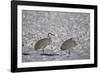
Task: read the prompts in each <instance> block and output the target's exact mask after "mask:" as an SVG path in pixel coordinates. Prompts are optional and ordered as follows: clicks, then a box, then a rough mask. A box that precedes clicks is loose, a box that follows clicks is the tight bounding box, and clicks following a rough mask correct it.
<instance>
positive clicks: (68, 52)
mask: <svg viewBox="0 0 100 73" xmlns="http://www.w3.org/2000/svg"><path fill="white" fill-rule="evenodd" d="M69 56H70V49H68V57H69Z"/></svg>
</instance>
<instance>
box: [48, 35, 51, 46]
mask: <svg viewBox="0 0 100 73" xmlns="http://www.w3.org/2000/svg"><path fill="white" fill-rule="evenodd" d="M48 39H49V44H50V43H51V42H52V39H51V37H50V34H48Z"/></svg>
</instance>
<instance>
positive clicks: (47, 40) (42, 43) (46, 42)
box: [34, 33, 55, 53]
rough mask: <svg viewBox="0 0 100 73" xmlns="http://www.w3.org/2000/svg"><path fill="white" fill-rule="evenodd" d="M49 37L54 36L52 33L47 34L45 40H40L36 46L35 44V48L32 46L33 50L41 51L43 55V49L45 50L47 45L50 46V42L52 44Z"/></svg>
mask: <svg viewBox="0 0 100 73" xmlns="http://www.w3.org/2000/svg"><path fill="white" fill-rule="evenodd" d="M50 35H53V36H55V35H54V34H52V33H48V37H47V38H43V39H40V40H39V41H38V42H36V44H35V46H34V49H35V50H38V49H43V53H44V48H45V47H46V46H47V45H50V44H51V42H52V39H51V36H50Z"/></svg>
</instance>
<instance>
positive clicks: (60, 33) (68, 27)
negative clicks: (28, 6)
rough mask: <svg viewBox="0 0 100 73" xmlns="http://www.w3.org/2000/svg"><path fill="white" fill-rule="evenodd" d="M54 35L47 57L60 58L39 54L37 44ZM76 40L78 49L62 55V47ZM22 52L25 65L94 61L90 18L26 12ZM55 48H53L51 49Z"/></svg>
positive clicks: (24, 11)
mask: <svg viewBox="0 0 100 73" xmlns="http://www.w3.org/2000/svg"><path fill="white" fill-rule="evenodd" d="M48 33H53V34H55V35H56V37H52V40H53V42H52V43H51V45H49V46H47V47H46V48H45V51H44V52H45V53H48V54H59V55H57V56H43V55H40V54H41V53H43V52H42V49H40V50H38V51H35V50H34V45H35V43H36V42H37V41H38V40H40V39H42V38H46V37H47V34H48ZM69 38H73V39H74V40H75V41H76V43H77V46H75V47H74V48H72V49H71V54H70V56H69V57H67V55H68V53H67V51H61V50H60V46H61V45H62V43H63V42H64V41H65V40H68V39H69ZM22 43H23V47H22V52H23V53H29V54H30V55H23V56H22V61H23V62H37V61H56V60H57V61H60V60H77V59H89V58H90V14H89V13H74V12H73V13H72V12H52V11H50V12H48V11H34V10H33V11H32V10H23V11H22ZM51 47H52V48H51Z"/></svg>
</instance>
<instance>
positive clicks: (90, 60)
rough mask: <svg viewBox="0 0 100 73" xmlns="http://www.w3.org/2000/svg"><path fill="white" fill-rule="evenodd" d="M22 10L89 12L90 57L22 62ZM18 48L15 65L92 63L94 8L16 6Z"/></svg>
mask: <svg viewBox="0 0 100 73" xmlns="http://www.w3.org/2000/svg"><path fill="white" fill-rule="evenodd" d="M22 10H39V11H60V12H83V13H90V39H91V40H90V48H91V50H90V59H88V60H66V61H47V62H28V63H27V62H25V63H22V46H21V44H22ZM17 20H18V21H17V22H18V28H17V30H18V43H17V44H18V45H17V46H18V48H17V50H18V51H17V56H18V58H17V64H18V65H17V66H18V68H25V67H41V66H57V65H76V64H93V63H94V10H92V9H76V8H75V9H74V8H57V7H40V6H23V5H19V6H18V19H17Z"/></svg>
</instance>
